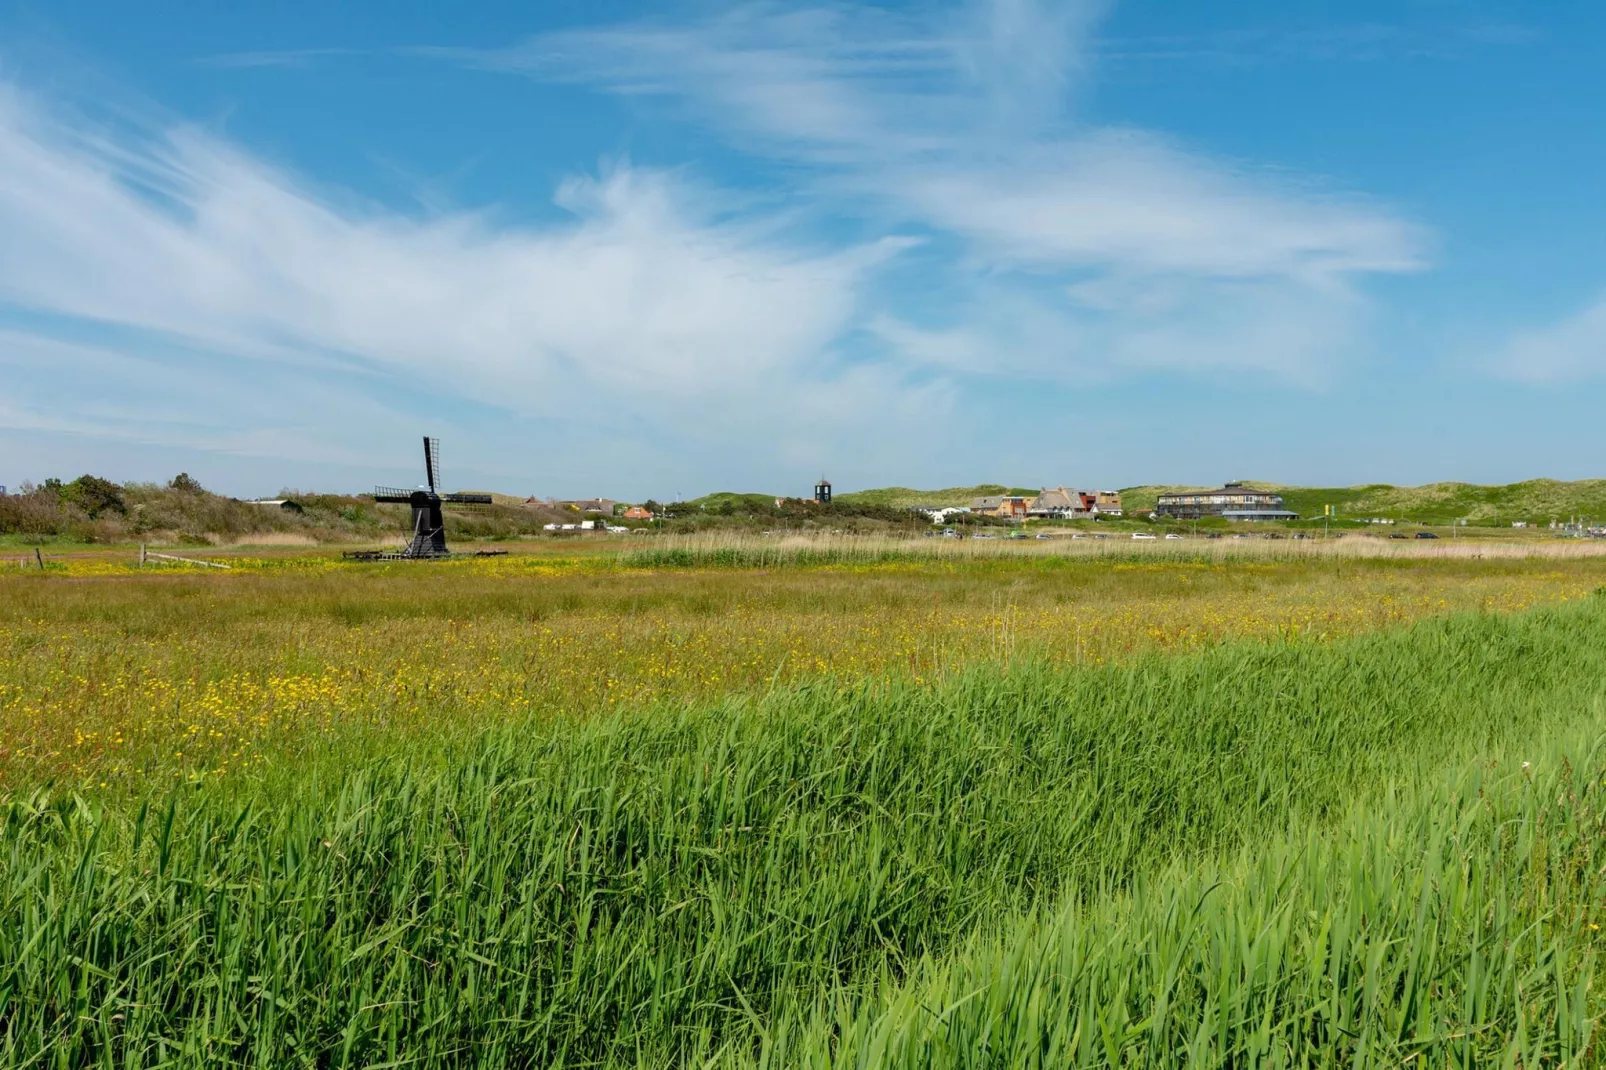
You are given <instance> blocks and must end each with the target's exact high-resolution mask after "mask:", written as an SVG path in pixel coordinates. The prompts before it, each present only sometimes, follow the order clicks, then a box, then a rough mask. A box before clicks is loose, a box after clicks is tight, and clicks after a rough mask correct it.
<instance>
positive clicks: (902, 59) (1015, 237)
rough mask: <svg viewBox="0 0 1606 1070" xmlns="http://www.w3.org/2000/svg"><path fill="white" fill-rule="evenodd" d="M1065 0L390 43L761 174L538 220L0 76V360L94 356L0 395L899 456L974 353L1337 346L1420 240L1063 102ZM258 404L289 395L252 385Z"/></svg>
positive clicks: (311, 427) (1250, 367)
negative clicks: (83, 337) (272, 157)
mask: <svg viewBox="0 0 1606 1070" xmlns="http://www.w3.org/2000/svg"><path fill="white" fill-rule="evenodd" d="M1101 12H1102V5H1101V4H1098V3H1091V2H1082V0H1065V2H1059V3H1041V2H1037V0H977V2H974V3H969V4H964V5H961V6H959V7H954V8H945V9H941V10H935V9H929V8H928V9H919V10H918V11H917V13H915V14H895V13H892V12H888V11H884V10H880V9H875V8H870V7H864V6H853V5H836V6H830V7H799V6H794V5H781V4H774V3H771V4H762V5H749V6H742V7H737V8H733V9H730V10H728V11H726V12H725V13H723V14H720V15H717V16H715V17H713V18H710V19H706V20H702V21H678V22H677V21H663V20H659V21H649V22H640V23H633V24H628V25H620V26H610V27H602V28H598V29H593V30H587V31H573V32H566V33H561V34H550V35H546V36H542V37H538V38H535V39H532V40H529V41H526V42H523V43H521V44H518V45H516V46H513V47H509V48H505V49H496V50H490V51H466V50H433V51H428V52H426V54H428V55H430V56H433V57H435V58H437V59H444V60H449V61H451V62H455V63H460V64H470V65H473V66H476V67H481V68H486V69H492V70H500V71H507V72H510V73H516V74H520V75H523V76H528V77H534V78H539V79H546V80H552V81H562V82H568V83H572V84H581V85H586V86H590V87H593V88H595V89H596V90H598V91H601V92H608V93H614V94H619V95H623V96H628V97H632V98H635V99H637V100H640V101H642V102H643V103H644V104H646V103H648V102H650V103H651V105H652V107H654V108H655V109H658V111H659V112H660V113H662V111H663V110H664V106H665V105H667V106H668V108H669V109H670V113H671V115H672V116H676V117H678V118H680V119H681V120H684V121H688V122H696V123H701V124H705V125H707V126H710V127H712V128H713V129H715V130H717V131H719V132H720V133H721V134H722V135H723V136H724V137H725V138H727V139H728V140H729V142H730V143H731V144H732V145H734V146H736V147H738V148H739V149H741V150H744V151H745V152H747V153H749V154H751V155H752V156H753V157H754V158H756V159H759V160H762V161H767V162H769V163H772V164H774V165H776V166H773V167H771V168H769V169H768V170H766V171H765V172H764V173H765V185H764V187H763V189H762V194H763V196H753V195H752V194H753V190H752V188H751V187H750V186H749V187H745V188H741V189H733V188H731V186H730V185H729V184H727V185H726V186H723V187H722V186H720V185H719V184H717V182H716V181H715V178H714V176H711V175H709V174H706V173H699V172H697V171H696V170H694V169H688V170H678V171H668V170H662V169H655V168H643V167H637V166H633V165H631V164H630V163H628V162H616V163H613V164H608V165H604V166H601V167H599V168H597V169H595V170H593V171H589V172H582V173H577V174H575V175H574V176H573V177H571V178H569V179H568V180H567V181H565V182H563V183H562V184H561V186H559V187H558V188H557V189H555V190H553V191H552V198H553V200H554V202H555V203H556V205H557V206H558V207H560V208H561V209H563V210H564V211H565V212H566V213H567V219H566V221H564V222H561V223H556V224H551V223H547V224H540V225H536V224H522V223H513V222H510V221H508V220H507V219H506V218H504V217H503V216H502V215H501V214H500V213H499V212H497V211H494V210H485V211H464V210H448V211H439V212H434V213H431V214H428V215H422V216H421V215H413V214H409V213H407V212H403V211H399V210H396V209H394V208H391V207H387V206H384V205H380V204H376V203H372V202H369V201H366V200H364V199H362V198H360V197H358V196H356V195H354V194H352V193H350V192H348V191H342V190H333V189H329V188H326V187H322V186H320V185H318V184H317V182H316V176H310V177H309V176H302V175H297V174H292V173H290V172H288V171H286V170H285V169H283V168H281V167H276V166H273V165H271V164H269V163H266V162H264V161H263V160H262V159H260V158H258V157H256V156H254V155H252V154H251V153H250V152H249V151H247V150H246V149H245V148H243V147H241V146H239V145H237V144H234V143H232V142H230V141H229V140H228V139H226V138H224V137H222V136H220V135H219V134H217V133H216V132H214V131H211V130H208V129H205V128H202V127H198V126H193V125H184V124H182V123H173V122H166V121H163V122H155V121H150V120H149V119H145V120H138V121H130V120H128V117H127V116H128V110H127V109H125V110H124V112H123V119H122V120H121V121H120V122H119V124H117V125H107V124H104V123H100V122H96V121H91V120H90V119H87V118H85V117H84V116H83V115H81V114H78V113H76V112H73V111H70V110H67V109H66V108H65V107H64V106H62V105H61V104H60V103H59V102H56V101H48V100H41V99H38V98H36V97H31V96H29V95H28V94H27V93H25V92H23V91H21V90H19V89H17V88H15V87H11V88H0V234H4V235H5V240H4V241H3V242H0V315H4V310H5V308H6V307H9V308H10V309H11V310H13V312H21V313H25V314H26V317H32V319H30V320H29V321H28V322H29V323H31V324H32V326H29V327H26V328H24V327H22V326H18V325H17V324H16V323H13V327H12V333H10V334H8V335H5V336H0V358H3V357H4V356H5V352H6V351H7V350H8V349H9V352H10V353H11V354H12V356H13V358H14V360H18V359H20V360H35V361H40V362H49V363H50V364H51V366H52V368H53V369H54V370H53V375H54V376H55V381H65V380H68V379H72V378H74V377H77V379H78V380H80V381H85V382H89V383H90V384H91V386H90V388H89V389H88V391H87V394H89V395H93V394H94V391H95V384H96V383H101V384H106V383H110V382H112V381H122V382H126V383H127V384H128V386H127V389H126V390H125V391H123V393H122V394H120V395H114V394H113V393H112V392H111V391H110V390H109V388H108V390H106V391H102V393H101V395H100V397H99V400H96V399H95V398H94V397H86V398H85V399H84V400H83V401H82V402H81V403H79V404H78V405H77V407H76V408H75V409H72V410H71V411H68V410H66V409H63V408H62V407H61V405H60V403H58V404H57V408H56V409H55V410H54V411H52V409H51V404H50V403H49V402H48V401H47V400H45V399H44V396H43V395H42V394H41V395H40V396H38V397H36V398H34V399H33V400H32V401H29V402H28V403H27V404H13V405H11V406H10V407H9V408H7V409H6V410H4V411H0V424H6V425H9V426H12V427H18V426H25V425H27V424H28V422H29V421H32V422H33V423H34V424H36V425H38V426H40V427H43V428H46V429H53V430H58V431H62V432H64V433H89V429H93V428H100V429H101V430H102V432H104V433H110V434H116V435H121V436H124V437H128V438H138V439H139V440H141V441H146V440H150V441H155V440H157V439H161V438H162V436H164V435H166V436H167V439H166V441H169V442H170V443H171V444H175V445H183V446H186V447H193V448H214V449H222V450H240V451H259V450H273V449H285V450H288V449H290V446H289V445H288V444H287V443H289V442H290V441H291V440H294V443H295V448H296V449H297V450H299V451H300V452H301V453H309V454H316V453H318V452H319V451H320V450H323V451H326V452H329V453H330V455H338V456H340V457H342V458H344V459H345V462H347V463H350V464H353V465H355V464H357V463H358V459H359V458H360V457H361V456H362V455H363V453H362V451H363V445H362V444H363V442H364V441H365V436H367V437H368V438H371V437H372V435H373V434H374V433H376V432H378V431H381V430H383V431H384V432H385V433H386V434H390V433H392V432H397V433H399V429H400V428H402V427H403V426H405V425H407V424H408V423H409V421H410V420H411V419H412V418H411V417H410V416H409V415H408V413H407V412H405V411H402V410H403V409H405V406H402V405H401V403H400V402H398V403H397V406H398V407H390V406H387V405H386V404H383V403H380V402H377V401H373V400H372V398H374V397H377V396H379V395H380V394H383V393H384V392H385V391H386V390H388V389H391V388H393V387H394V388H397V389H403V390H412V391H418V392H426V393H428V392H434V393H438V394H439V395H440V396H442V397H456V398H464V399H469V400H470V401H471V402H473V403H474V404H477V405H480V406H483V407H487V408H493V409H496V410H498V411H500V412H504V413H513V414H539V415H540V416H541V417H543V419H548V420H556V419H566V418H569V417H570V416H571V415H572V414H575V413H597V414H603V413H606V414H608V416H610V417H612V418H614V419H616V420H617V419H621V418H622V419H624V420H626V421H630V422H632V426H634V427H636V428H637V429H639V430H640V431H641V433H642V435H643V436H645V437H650V439H651V441H652V443H653V445H652V449H653V450H654V451H655V454H654V462H655V463H656V462H657V461H660V460H662V458H663V457H664V456H667V455H671V454H675V453H681V454H683V455H685V456H687V457H695V458H703V459H704V460H703V461H700V462H698V463H707V462H706V458H709V457H724V458H729V459H731V460H730V464H731V465H732V466H733V470H741V471H748V470H751V471H755V472H756V471H760V470H762V469H763V468H764V466H765V465H766V464H769V463H774V464H783V465H784V464H798V465H801V464H807V466H808V467H810V468H813V467H814V466H815V465H817V464H819V463H826V462H828V461H829V460H830V459H831V458H832V457H836V458H852V459H854V460H855V461H857V462H859V467H860V470H861V471H863V470H867V469H868V468H869V467H870V465H869V462H868V461H867V459H868V458H876V459H879V460H880V461H881V464H882V467H883V468H891V467H894V459H898V458H901V459H903V460H908V459H910V458H915V457H919V456H921V455H922V454H923V453H929V448H928V447H923V446H922V445H921V430H922V429H924V428H929V427H932V426H938V425H941V423H942V422H943V421H944V420H945V419H947V418H948V417H949V416H950V415H951V414H952V413H954V412H955V411H958V410H959V409H960V408H961V407H962V405H963V404H964V400H965V398H966V396H967V394H966V391H967V389H968V386H967V384H969V383H970V382H972V381H976V380H986V379H994V380H998V379H1004V380H1046V381H1057V382H1060V383H1070V384H1079V383H1085V382H1092V381H1105V380H1109V379H1111V378H1115V377H1119V376H1124V375H1132V374H1151V373H1166V374H1172V373H1176V372H1185V373H1190V374H1221V373H1223V372H1241V373H1248V374H1251V375H1256V376H1266V377H1271V378H1274V379H1281V380H1283V381H1286V382H1292V383H1297V384H1317V383H1320V382H1321V381H1322V380H1323V378H1324V376H1326V375H1328V374H1330V373H1331V370H1332V369H1333V368H1334V367H1337V366H1340V365H1341V364H1342V362H1343V360H1344V357H1345V355H1346V354H1347V353H1350V352H1352V351H1353V350H1354V349H1355V348H1357V347H1359V346H1363V345H1364V340H1365V329H1366V324H1367V320H1368V315H1369V311H1368V310H1369V301H1368V300H1367V298H1366V296H1365V287H1364V282H1365V280H1366V279H1368V278H1370V277H1373V276H1378V275H1383V274H1391V273H1397V272H1403V271H1411V270H1416V269H1418V268H1420V267H1422V266H1423V264H1424V262H1425V259H1426V252H1425V249H1426V247H1427V244H1428V241H1427V236H1426V235H1425V234H1424V233H1423V231H1422V230H1421V228H1419V227H1417V226H1415V225H1413V224H1412V223H1411V222H1410V221H1409V220H1407V219H1405V218H1403V217H1402V216H1401V215H1400V214H1399V213H1398V212H1397V211H1394V210H1392V209H1390V208H1389V207H1387V206H1385V205H1381V204H1378V203H1376V202H1373V201H1370V200H1368V199H1367V198H1365V197H1361V196H1356V195H1353V194H1348V193H1344V192H1341V191H1335V190H1332V189H1329V188H1327V186H1326V185H1325V184H1324V183H1323V182H1322V181H1321V180H1320V179H1319V178H1304V179H1299V178H1294V177H1290V176H1287V175H1283V174H1279V173H1276V172H1272V171H1270V170H1267V169H1263V168H1261V167H1258V166H1256V165H1255V164H1253V163H1251V162H1246V161H1238V160H1223V159H1216V158H1212V157H1210V156H1208V155H1206V154H1202V153H1200V152H1198V151H1195V150H1193V149H1190V148H1189V147H1187V146H1185V145H1181V144H1179V143H1177V142H1175V141H1173V140H1171V139H1168V138H1167V137H1165V136H1164V135H1163V134H1162V133H1158V132H1154V131H1145V130H1136V129H1128V128H1117V127H1107V126H1105V127H1101V126H1095V125H1091V124H1088V123H1086V122H1085V121H1083V120H1082V119H1080V117H1079V110H1078V108H1077V106H1076V100H1077V97H1078V95H1079V94H1080V93H1081V92H1082V88H1083V86H1084V85H1085V84H1086V83H1087V82H1088V80H1089V79H1091V78H1093V77H1095V76H1096V64H1097V56H1098V49H1097V48H1096V46H1095V43H1094V40H1093V34H1094V31H1095V28H1096V25H1097V21H1098V18H1099V16H1100V14H1101ZM420 51H424V50H420ZM327 54H329V53H325V52H323V51H317V50H315V51H312V52H308V53H272V54H266V53H264V54H252V55H244V56H239V57H233V58H232V59H230V58H227V57H225V58H224V59H223V61H224V62H231V63H234V64H235V65H253V64H254V65H263V64H294V63H299V62H305V61H308V60H312V59H317V58H322V57H323V56H325V55H327ZM841 221H850V222H851V223H852V225H851V226H848V227H835V226H816V225H815V224H819V223H822V222H841ZM844 233H852V234H855V235H859V236H858V237H854V238H852V239H844V238H842V237H840V235H841V234H844ZM916 246H921V248H920V249H919V251H918V252H916V251H915V247H916ZM938 293H940V294H941V295H942V296H941V297H940V298H937V297H934V296H933V295H934V294H938ZM47 324H55V325H57V326H48V325H47ZM62 324H65V325H67V327H66V328H65V329H63V328H61V327H60V325H62ZM86 331H88V332H89V333H93V332H96V331H99V332H103V333H108V332H109V333H110V334H113V335H117V336H118V337H126V338H127V339H131V340H132V341H131V343H130V345H131V346H132V348H134V349H137V350H138V352H139V353H140V354H141V356H140V358H139V359H141V360H144V361H149V362H154V365H155V366H156V367H157V368H158V369H170V368H171V367H173V365H174V362H181V363H183V365H184V366H185V368H186V372H187V374H189V375H191V376H196V377H197V378H194V379H192V380H190V381H194V382H212V383H214V384H216V387H217V388H216V389H214V390H211V391H210V392H208V391H199V392H192V394H191V395H184V396H185V397H186V398H189V399H190V401H191V402H192V403H194V404H201V398H202V397H203V395H204V396H211V397H213V398H214V399H215V401H214V402H213V403H212V404H211V407H210V410H209V416H210V419H209V420H206V421H200V422H199V423H195V422H193V421H192V422H191V423H189V424H186V423H185V422H184V421H183V420H182V419H179V418H178V417H176V416H174V417H172V418H168V417H167V416H160V417H158V416H157V414H159V413H165V412H169V411H170V410H169V409H163V408H161V407H160V406H161V402H162V401H163V400H164V399H163V397H162V396H160V395H159V394H158V392H157V391H155V390H153V389H151V388H149V387H146V388H145V389H143V390H142V389H141V387H140V385H139V384H141V383H147V384H148V383H150V382H152V381H160V380H161V378H162V376H161V374H160V372H156V373H147V372H145V371H143V370H139V371H129V370H128V369H127V368H123V369H122V370H121V371H119V372H117V376H121V377H122V378H121V379H118V378H117V376H107V375H104V374H102V375H101V377H100V378H99V379H98V380H97V379H96V378H95V376H96V374H97V373H96V372H95V370H94V369H96V368H97V367H99V368H102V369H104V367H105V366H106V365H105V359H106V354H107V353H109V352H112V351H114V350H116V349H117V348H118V346H119V345H121V343H117V344H112V343H105V344H102V345H99V346H91V345H77V344H73V345H66V344H63V345H62V346H58V347H57V348H54V349H52V348H49V347H43V348H42V347H40V346H36V345H33V344H32V343H29V342H27V341H26V339H27V338H33V339H35V340H36V341H40V340H43V341H49V340H50V338H51V337H52V336H59V337H57V340H58V341H59V340H60V339H61V338H66V337H69V336H76V335H80V334H83V333H85V332H86ZM19 332H20V333H19ZM30 332H31V333H30ZM179 354H182V357H181V356H179ZM35 379H36V380H37V381H41V382H43V381H47V380H49V379H50V377H49V376H41V375H37V374H36V375H35ZM225 383H234V384H236V385H238V384H242V383H243V384H249V387H248V388H242V389H231V388H229V387H228V386H226V385H224V384H225ZM180 393H182V391H180ZM353 394H358V395H364V396H366V397H368V398H369V399H370V400H368V401H367V402H366V403H365V404H362V405H356V404H353V405H350V406H348V408H349V409H350V410H351V411H350V414H349V416H348V420H347V422H348V424H349V425H350V426H347V427H344V428H342V429H341V431H340V432H339V433H338V434H336V433H331V432H329V431H327V430H325V431H317V430H315V429H316V428H317V427H320V426H324V425H326V424H327V423H329V422H330V421H336V422H338V418H337V417H335V416H333V415H332V414H334V413H336V412H339V411H340V401H339V399H340V398H341V397H342V396H352V395H353ZM171 397H172V395H169V396H168V397H167V399H166V400H171ZM295 405H302V406H303V409H302V411H304V412H305V413H306V414H307V415H306V420H305V421H303V422H299V423H298V422H296V421H293V420H284V419H269V418H266V417H265V416H264V415H263V414H264V413H266V412H269V411H282V410H286V409H289V408H291V407H293V406H295ZM276 407H277V409H276ZM183 408H184V405H179V406H178V409H179V410H182V409H183ZM142 413H143V415H142ZM8 422H9V423H8ZM163 428H166V430H165V431H164V430H163ZM207 443H209V444H210V445H209V446H203V445H202V444H207ZM608 449H609V450H612V451H613V453H615V454H617V453H618V452H619V450H622V449H624V446H621V445H619V444H617V443H615V444H613V445H611V446H609V447H608ZM564 450H568V452H567V453H566V454H564V455H565V457H567V458H568V459H570V460H574V459H575V458H582V459H581V460H579V461H578V463H580V464H584V463H585V462H584V460H583V453H584V451H579V450H570V449H569V447H568V446H567V445H565V446H562V447H556V448H555V449H554V451H553V452H554V453H559V452H562V451H564ZM592 452H593V453H596V454H598V455H601V454H603V453H606V452H607V450H593V451H592ZM287 455H288V454H287ZM610 455H612V454H610ZM621 455H622V454H621ZM742 466H745V467H742ZM655 489H657V488H655Z"/></svg>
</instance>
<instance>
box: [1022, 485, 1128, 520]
mask: <svg viewBox="0 0 1606 1070" xmlns="http://www.w3.org/2000/svg"><path fill="white" fill-rule="evenodd" d="M1027 513H1028V515H1030V516H1037V517H1048V518H1050V519H1054V520H1086V519H1088V518H1090V517H1098V516H1120V515H1121V495H1119V494H1117V493H1116V492H1115V491H1113V490H1071V489H1069V488H1068V487H1055V488H1053V489H1052V490H1044V491H1042V492H1041V493H1039V494H1038V495H1037V497H1036V498H1033V499H1032V500H1031V502H1030V503H1029V505H1028V506H1027Z"/></svg>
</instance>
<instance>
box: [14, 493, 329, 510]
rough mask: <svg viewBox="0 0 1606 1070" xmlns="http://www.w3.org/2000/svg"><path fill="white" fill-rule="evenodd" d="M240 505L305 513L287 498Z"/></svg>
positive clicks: (298, 503) (265, 499) (300, 506)
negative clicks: (269, 507) (272, 507)
mask: <svg viewBox="0 0 1606 1070" xmlns="http://www.w3.org/2000/svg"><path fill="white" fill-rule="evenodd" d="M4 490H5V488H4V487H0V492H3V491H4ZM240 504H242V505H263V506H276V507H278V508H279V509H282V510H284V511H285V512H287V513H303V512H306V509H305V507H303V506H302V504H301V503H300V502H297V501H291V500H290V499H289V498H257V499H254V500H252V501H248V502H241V503H240Z"/></svg>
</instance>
